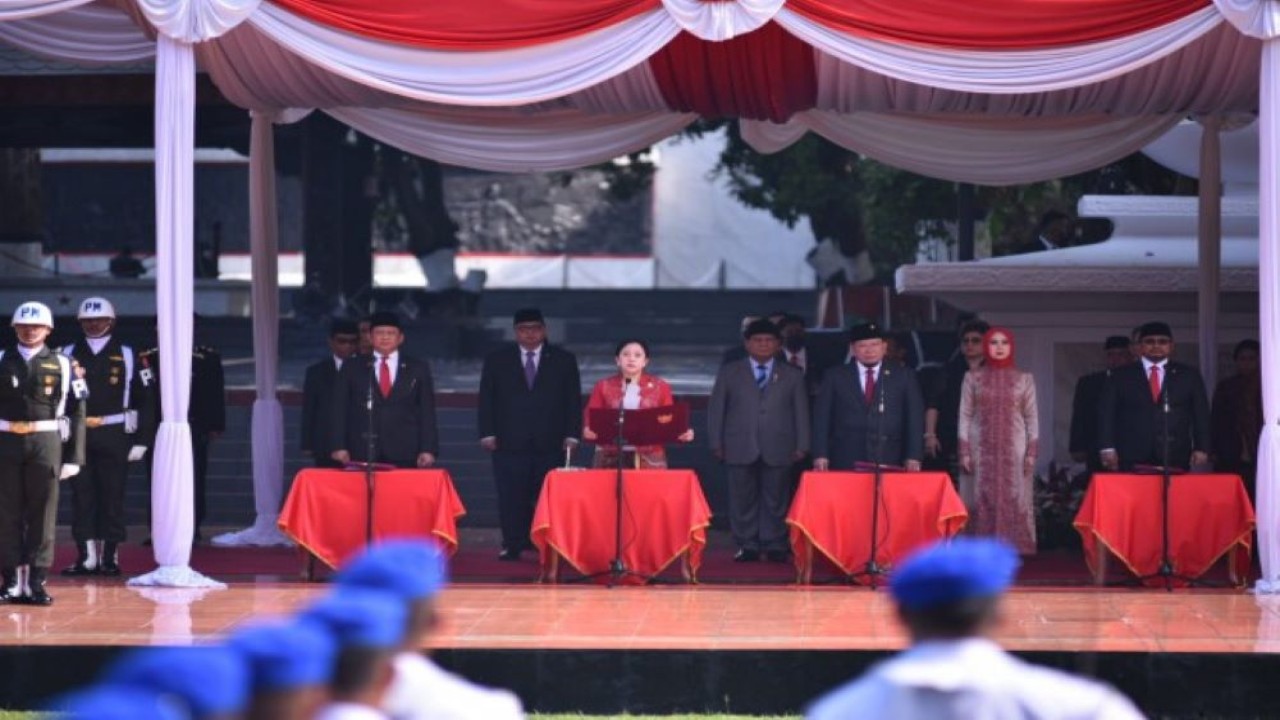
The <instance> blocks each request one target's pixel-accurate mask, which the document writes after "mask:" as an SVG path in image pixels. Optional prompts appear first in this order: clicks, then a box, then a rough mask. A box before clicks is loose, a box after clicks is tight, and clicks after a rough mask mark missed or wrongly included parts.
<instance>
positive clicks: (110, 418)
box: [84, 413, 124, 428]
mask: <svg viewBox="0 0 1280 720" xmlns="http://www.w3.org/2000/svg"><path fill="white" fill-rule="evenodd" d="M123 424H124V413H116V414H115V415H97V416H93V417H87V418H85V419H84V426H85V427H87V428H96V427H102V426H103V425H123Z"/></svg>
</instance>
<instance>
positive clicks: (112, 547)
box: [98, 540, 120, 577]
mask: <svg viewBox="0 0 1280 720" xmlns="http://www.w3.org/2000/svg"><path fill="white" fill-rule="evenodd" d="M117 547H118V546H117V544H116V543H113V542H111V541H110V540H108V541H106V542H105V543H103V544H102V557H100V558H98V574H99V575H106V576H107V577H116V576H118V575H119V574H120V562H119V561H118V560H117V559H116V548H117Z"/></svg>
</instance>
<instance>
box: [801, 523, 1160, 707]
mask: <svg viewBox="0 0 1280 720" xmlns="http://www.w3.org/2000/svg"><path fill="white" fill-rule="evenodd" d="M1017 571H1018V555H1017V552H1016V551H1015V550H1014V549H1013V548H1012V547H1011V546H1010V545H1008V544H1007V543H1005V542H1004V541H1001V540H995V539H988V538H958V539H956V540H954V541H952V542H950V543H938V544H935V545H931V546H929V547H927V548H925V549H924V550H922V551H920V552H918V553H916V554H915V555H914V556H912V557H910V558H908V559H907V560H906V561H904V562H903V563H902V564H901V565H899V566H898V567H897V568H896V569H895V571H894V573H893V576H892V578H890V582H889V590H890V592H891V593H892V595H893V599H894V602H895V603H896V604H897V607H898V618H899V619H900V620H901V621H902V623H903V625H905V626H906V629H907V632H908V634H909V635H910V637H911V646H910V647H909V648H907V649H906V650H904V651H903V652H901V653H899V654H898V655H896V656H894V657H892V658H890V659H888V660H886V661H884V662H881V663H879V664H877V665H875V666H874V667H872V668H871V669H870V670H868V671H867V673H866V674H865V675H863V676H862V677H861V678H859V679H857V680H855V681H853V682H851V683H849V684H847V685H845V686H843V687H841V688H838V689H836V690H834V691H832V692H831V693H828V694H827V695H825V696H824V697H822V698H819V700H818V701H817V702H816V703H814V705H813V706H811V707H810V708H809V711H808V714H807V716H806V717H808V718H811V720H834V719H835V718H841V719H843V718H857V717H884V718H895V720H900V719H903V718H928V720H948V719H949V718H957V719H960V718H963V719H964V720H975V719H976V720H1005V719H1008V720H1027V719H1029V718H1064V719H1065V718H1081V719H1083V718H1108V719H1109V720H1128V719H1130V718H1141V717H1143V716H1142V714H1141V713H1140V712H1138V710H1137V709H1136V708H1135V707H1134V706H1133V704H1132V703H1131V702H1129V700H1128V699H1127V698H1125V697H1124V696H1123V695H1121V694H1120V693H1118V692H1116V691H1115V690H1114V689H1112V688H1110V687H1108V686H1106V685H1103V684H1101V683H1098V682H1096V681H1093V680H1086V679H1083V678H1077V677H1074V676H1072V675H1068V674H1067V673H1064V672H1061V671H1059V670H1052V669H1049V668H1044V667H1039V666H1035V665H1031V664H1030V663H1027V662H1024V661H1022V660H1019V659H1018V658H1015V657H1014V656H1012V655H1010V654H1009V653H1007V652H1005V651H1004V650H1003V649H1001V648H1000V646H998V645H997V644H996V643H995V642H994V641H992V640H991V639H990V638H989V633H990V632H991V631H992V630H993V629H994V628H995V626H996V624H997V622H998V620H999V606H1000V598H1001V597H1002V596H1003V594H1004V592H1005V590H1006V589H1007V588H1008V587H1009V584H1010V583H1012V582H1013V579H1014V576H1015V575H1016V574H1017Z"/></svg>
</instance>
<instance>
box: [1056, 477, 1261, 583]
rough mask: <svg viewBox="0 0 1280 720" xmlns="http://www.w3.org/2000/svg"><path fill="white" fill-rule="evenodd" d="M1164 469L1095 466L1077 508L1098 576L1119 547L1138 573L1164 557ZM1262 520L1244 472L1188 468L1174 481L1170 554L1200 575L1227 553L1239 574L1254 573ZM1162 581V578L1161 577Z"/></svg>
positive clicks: (1180, 568) (1152, 569)
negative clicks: (1251, 569) (1153, 471)
mask: <svg viewBox="0 0 1280 720" xmlns="http://www.w3.org/2000/svg"><path fill="white" fill-rule="evenodd" d="M1163 482H1164V478H1163V477H1161V476H1160V475H1138V474H1128V473H1095V474H1094V476H1093V478H1092V479H1091V480H1090V481H1089V489H1088V490H1087V491H1086V492H1085V495H1084V500H1082V501H1081V503H1080V511H1079V512H1078V513H1076V519H1075V523H1074V525H1075V527H1076V530H1077V531H1078V532H1079V533H1080V538H1081V540H1083V541H1084V557H1085V562H1086V563H1087V564H1088V566H1089V570H1090V571H1091V572H1092V573H1093V576H1094V581H1095V582H1097V583H1099V584H1100V583H1101V582H1102V581H1103V580H1104V579H1105V576H1106V559H1107V555H1108V554H1110V555H1114V556H1115V557H1116V558H1118V559H1119V560H1120V562H1121V563H1123V564H1124V566H1125V567H1126V568H1128V570H1129V571H1130V572H1132V573H1133V574H1134V575H1136V576H1138V577H1147V576H1151V575H1154V574H1155V573H1156V571H1157V570H1158V569H1159V568H1160V562H1161V547H1160V545H1161V541H1160V536H1161V529H1160V523H1161V518H1160V497H1161V484H1162V483H1163ZM1255 524H1256V518H1255V516H1254V511H1253V505H1252V504H1250V502H1249V494H1248V493H1247V492H1246V491H1245V489H1244V482H1243V481H1241V479H1240V476H1239V475H1226V474H1200V473H1187V474H1181V475H1175V476H1173V478H1172V484H1171V485H1170V486H1169V557H1170V558H1171V559H1172V561H1173V566H1174V571H1175V572H1177V574H1179V575H1182V576H1185V577H1189V578H1197V577H1200V576H1201V575H1203V574H1204V573H1205V572H1206V571H1207V570H1208V569H1209V568H1210V567H1212V566H1213V564H1214V563H1216V562H1217V561H1218V560H1219V559H1221V558H1222V557H1223V556H1226V557H1227V560H1228V562H1227V566H1228V570H1229V572H1230V574H1231V578H1232V580H1233V581H1235V582H1237V583H1244V582H1245V581H1246V580H1247V579H1248V576H1249V566H1250V562H1251V559H1252V557H1251V555H1252V550H1253V529H1254V525H1255ZM1157 582H1159V583H1162V582H1163V581H1161V580H1159V579H1157Z"/></svg>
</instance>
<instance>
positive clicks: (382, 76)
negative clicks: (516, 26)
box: [249, 3, 680, 106]
mask: <svg viewBox="0 0 1280 720" xmlns="http://www.w3.org/2000/svg"><path fill="white" fill-rule="evenodd" d="M249 22H250V23H251V24H252V25H253V26H254V27H255V28H257V29H258V30H259V31H260V32H262V33H263V34H264V35H266V36H267V37H269V38H271V39H272V40H273V41H275V42H277V43H279V44H280V45H281V46H283V47H285V48H287V49H288V50H290V51H291V52H294V53H296V54H298V55H299V56H301V57H303V58H306V59H307V60H308V61H309V62H311V63H313V64H315V65H318V66H320V67H323V68H325V69H326V70H328V71H330V72H332V73H335V74H337V75H340V76H342V77H345V78H349V79H351V80H355V81H356V82H359V83H361V84H363V85H367V86H369V87H372V88H377V89H379V90H383V91H386V92H389V93H394V94H396V95H400V96H403V97H406V98H412V99H415V100H424V101H427V102H439V103H455V104H461V105H486V106H495V105H520V104H525V103H532V102H538V101H541V100H549V99H552V98H557V97H561V96H563V95H568V94H569V93H572V92H576V91H578V90H582V89H584V88H588V87H591V86H592V85H595V84H597V83H599V82H602V81H604V80H606V79H608V78H611V77H613V76H614V75H618V74H619V73H622V72H625V71H626V70H628V69H630V68H632V67H634V66H635V65H637V64H639V63H640V62H642V61H644V60H645V59H646V58H648V57H649V56H650V55H652V54H654V53H655V52H657V51H658V50H659V49H661V48H662V46H663V45H666V44H667V43H668V42H670V41H671V40H672V38H674V37H675V36H676V35H677V34H678V33H679V31H680V27H679V26H678V25H676V23H675V21H674V20H673V19H672V18H671V16H670V15H669V14H667V13H665V12H662V11H661V10H657V11H654V12H651V13H646V14H643V15H639V16H636V17H634V18H631V19H628V20H624V21H622V22H620V23H618V24H616V25H613V26H610V27H608V28H605V29H603V30H598V31H596V32H592V33H587V34H585V35H581V36H577V37H573V38H570V39H567V40H562V41H559V42H553V43H547V44H545V45H538V46H534V47H527V48H519V49H515V50H505V51H494V52H465V53H463V52H443V51H435V50H424V49H421V48H415V47H407V46H403V45H395V44H391V43H385V42H378V41H376V40H371V39H366V38H362V37H358V36H356V35H353V34H350V33H343V32H338V31H336V30H333V29H331V28H328V27H325V26H324V25H320V24H318V23H314V22H311V21H310V20H307V19H304V18H301V17H299V16H297V15H294V14H293V13H290V12H288V11H287V10H284V9H282V8H279V7H277V6H275V5H272V4H270V3H267V4H264V5H262V6H261V7H260V8H259V9H258V11H257V12H255V13H254V14H253V15H252V16H250V17H249Z"/></svg>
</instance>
